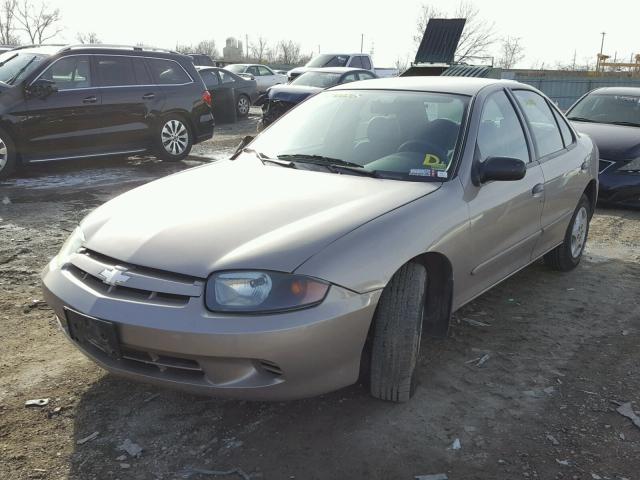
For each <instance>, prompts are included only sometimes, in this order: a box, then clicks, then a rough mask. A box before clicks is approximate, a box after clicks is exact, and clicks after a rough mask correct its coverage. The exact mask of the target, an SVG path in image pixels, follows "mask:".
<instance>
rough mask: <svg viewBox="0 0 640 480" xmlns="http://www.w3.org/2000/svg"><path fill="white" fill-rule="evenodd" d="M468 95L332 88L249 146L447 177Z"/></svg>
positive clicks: (404, 175)
mask: <svg viewBox="0 0 640 480" xmlns="http://www.w3.org/2000/svg"><path fill="white" fill-rule="evenodd" d="M468 100H469V97H467V96H463V95H455V94H448V93H430V92H407V91H395V90H328V91H326V92H322V93H320V94H319V95H316V96H314V97H312V98H311V99H309V100H307V101H305V102H303V103H302V104H300V105H299V106H298V107H297V108H295V109H294V110H292V111H291V112H289V113H288V114H287V115H284V116H283V117H282V118H281V119H280V120H278V122H276V123H274V124H273V125H272V126H270V127H269V128H268V129H267V130H265V131H264V132H262V133H261V134H260V135H259V136H258V137H257V138H256V139H255V140H254V141H253V142H252V143H251V149H252V150H255V151H256V152H259V154H261V155H262V156H263V157H269V158H271V159H277V158H280V159H281V160H282V159H286V160H288V161H293V162H294V164H295V162H296V161H297V159H300V161H301V162H305V161H307V162H309V163H312V162H313V161H315V160H323V162H324V163H326V162H331V161H333V163H336V164H341V165H343V166H344V165H347V164H348V165H351V166H352V167H363V168H362V169H360V171H361V172H362V173H363V174H366V173H367V172H374V173H376V174H378V176H381V177H386V178H394V179H400V180H440V181H441V180H443V179H446V178H447V177H448V176H449V172H450V170H451V165H452V160H453V158H454V157H455V152H456V148H457V145H458V143H459V142H458V138H459V137H460V132H461V130H462V129H461V125H462V123H463V121H464V118H465V113H466V111H467V106H468V103H469V102H468ZM318 163H321V162H318ZM356 170H358V169H357V168H354V171H356ZM341 173H342V172H341Z"/></svg>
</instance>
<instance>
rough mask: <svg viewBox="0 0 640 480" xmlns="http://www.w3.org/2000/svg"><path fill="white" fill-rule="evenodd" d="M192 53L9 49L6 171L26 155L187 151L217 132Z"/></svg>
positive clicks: (0, 60)
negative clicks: (187, 54) (214, 129)
mask: <svg viewBox="0 0 640 480" xmlns="http://www.w3.org/2000/svg"><path fill="white" fill-rule="evenodd" d="M213 126H214V121H213V115H212V112H211V96H210V94H209V92H207V90H206V88H205V86H204V83H203V82H202V79H201V78H200V75H198V72H197V71H196V69H195V68H194V66H193V62H192V61H191V59H190V58H189V57H187V56H185V55H180V54H178V53H175V52H170V51H166V50H158V49H148V48H142V47H121V46H108V45H78V46H33V47H24V48H19V49H15V50H11V51H8V52H5V53H3V54H1V55H0V178H3V177H6V176H7V175H9V174H10V173H11V171H12V170H13V169H14V168H15V167H16V166H17V164H18V163H22V164H29V163H36V162H44V161H50V160H65V159H72V158H86V157H99V156H106V155H133V154H139V153H144V152H148V153H153V154H154V155H157V156H158V157H160V158H162V159H164V160H180V159H182V158H184V157H185V156H187V155H188V154H189V151H190V150H191V146H192V145H193V144H195V143H198V142H201V141H203V140H206V139H208V138H211V136H212V135H213Z"/></svg>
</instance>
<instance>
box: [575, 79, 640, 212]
mask: <svg viewBox="0 0 640 480" xmlns="http://www.w3.org/2000/svg"><path fill="white" fill-rule="evenodd" d="M567 116H568V117H569V120H571V121H572V122H573V125H574V127H575V128H576V129H577V130H578V131H580V132H582V133H586V134H587V135H589V136H590V137H591V138H592V139H593V141H594V142H595V143H596V145H597V146H598V149H599V150H600V195H599V199H600V201H601V203H604V204H621V205H628V206H634V207H640V88H637V87H636V88H632V87H609V88H598V89H596V90H593V91H592V92H589V93H588V94H586V95H585V96H584V97H582V98H581V99H580V100H578V101H577V102H576V103H575V104H574V105H573V106H572V107H571V108H570V109H569V111H568V112H567Z"/></svg>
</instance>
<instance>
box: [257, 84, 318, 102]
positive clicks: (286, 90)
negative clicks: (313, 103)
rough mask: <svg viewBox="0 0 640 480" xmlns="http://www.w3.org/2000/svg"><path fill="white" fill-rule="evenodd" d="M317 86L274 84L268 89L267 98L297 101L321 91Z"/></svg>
mask: <svg viewBox="0 0 640 480" xmlns="http://www.w3.org/2000/svg"><path fill="white" fill-rule="evenodd" d="M322 90H323V89H322V88H319V87H307V86H302V85H276V86H274V87H271V88H270V89H269V91H268V94H269V100H279V101H282V102H290V103H299V102H301V101H302V100H304V99H305V98H307V97H310V96H311V95H315V94H316V93H318V92H321V91H322Z"/></svg>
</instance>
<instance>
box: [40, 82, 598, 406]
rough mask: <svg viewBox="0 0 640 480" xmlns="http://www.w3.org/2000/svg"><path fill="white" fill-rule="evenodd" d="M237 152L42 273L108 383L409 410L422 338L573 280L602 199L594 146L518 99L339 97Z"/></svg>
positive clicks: (69, 249)
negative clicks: (338, 394) (357, 393)
mask: <svg viewBox="0 0 640 480" xmlns="http://www.w3.org/2000/svg"><path fill="white" fill-rule="evenodd" d="M559 124H560V125H561V128H560V127H559V126H558V125H559ZM247 140H248V139H247ZM243 143H245V146H244V148H243V147H242V144H241V147H239V148H238V151H237V152H236V154H235V155H233V156H232V157H231V159H229V160H225V161H221V162H216V163H214V164H211V165H206V166H203V167H199V168H194V169H191V170H186V171H183V172H181V173H178V174H174V175H171V176H168V177H165V178H163V179H160V180H157V181H155V182H151V183H148V184H146V185H143V186H141V187H138V188H136V189H134V190H131V191H129V192H127V193H125V194H123V195H121V196H119V197H116V198H115V199H113V200H111V201H110V202H108V203H106V204H105V205H103V206H101V207H99V208H97V209H96V210H94V211H93V212H92V213H91V214H89V216H87V217H86V218H85V219H84V220H83V221H82V222H81V223H80V225H79V226H78V228H77V229H76V230H75V231H74V233H73V234H72V235H71V236H70V237H69V239H68V240H67V241H66V242H65V244H64V245H63V247H62V249H61V250H60V252H59V254H58V255H57V256H56V257H55V258H54V259H53V260H52V261H51V262H50V263H49V264H48V266H47V267H46V268H45V270H44V272H43V275H42V279H43V284H44V295H45V298H46V300H47V302H48V303H49V305H51V307H52V308H53V310H54V312H55V314H56V315H57V317H58V319H59V321H60V324H61V326H62V329H63V331H64V332H65V333H66V334H67V335H68V336H69V338H70V339H71V341H72V342H73V343H74V344H75V345H76V346H77V347H78V348H79V349H80V350H81V351H82V352H84V353H85V354H86V355H87V356H89V357H90V358H92V359H93V360H95V361H96V362H97V363H98V364H100V365H102V366H103V367H104V368H106V369H107V370H110V371H112V372H114V373H116V374H119V375H124V376H127V377H129V378H131V379H136V380H143V381H147V382H152V383H156V384H159V385H165V386H171V387H176V388H181V389H185V390H191V391H195V392H200V393H204V394H210V395H217V396H226V397H235V398H238V397H242V398H250V399H271V400H274V399H291V398H298V397H307V396H311V395H318V394H321V393H324V392H328V391H331V390H335V389H338V388H341V387H344V386H347V385H350V384H352V383H354V382H356V380H357V379H358V376H359V372H361V371H368V372H370V373H369V377H368V378H369V384H370V388H371V393H372V395H373V396H375V397H377V398H381V399H385V400H390V401H404V400H407V399H408V398H409V397H410V396H411V394H412V393H413V391H414V389H415V382H414V378H415V376H414V370H415V368H416V365H417V363H418V362H417V360H418V358H419V357H420V350H421V341H420V339H421V336H422V333H423V330H424V333H425V335H426V334H429V335H435V336H445V335H446V333H447V330H448V328H449V323H450V319H451V313H452V312H454V311H455V310H457V309H459V308H460V307H461V306H463V305H464V304H466V303H468V302H470V301H471V300H473V299H474V298H475V297H477V296H478V295H480V294H482V293H483V292H485V291H486V290H487V289H489V288H491V287H492V286H494V285H496V284H497V283H499V282H500V281H502V280H504V279H505V278H508V277H509V276H510V275H512V274H514V273H515V272H517V271H518V270H520V269H522V268H523V267H525V266H526V265H528V264H529V263H531V262H533V261H535V260H536V259H538V258H540V257H544V258H545V260H546V262H547V263H548V264H549V265H550V266H551V267H553V268H555V269H558V270H563V271H568V270H571V269H573V268H575V267H576V266H577V265H578V263H579V262H580V258H581V256H582V252H583V249H584V246H585V242H586V239H587V234H588V230H589V220H590V219H591V215H592V212H593V207H594V205H595V202H596V196H597V185H598V180H597V175H598V158H597V150H596V149H595V147H594V145H593V143H592V142H591V140H590V139H589V137H587V136H580V135H578V134H577V133H576V132H575V131H574V129H573V128H572V127H571V126H570V125H569V124H568V123H567V121H566V120H565V118H564V117H563V115H562V114H561V113H560V112H559V111H558V110H557V109H556V108H555V107H554V106H553V105H552V103H551V102H550V101H549V100H548V99H547V98H546V97H545V96H544V95H542V94H541V93H540V92H538V91H537V90H535V89H533V88H532V87H530V86H527V85H523V84H520V83H517V82H509V81H500V80H489V79H477V78H452V77H448V78H447V77H408V78H394V79H381V80H378V81H375V82H354V83H349V84H345V85H340V86H338V87H334V88H332V89H329V90H327V91H324V92H321V93H319V94H318V95H315V96H314V97H313V98H310V99H309V100H307V101H305V102H304V103H302V104H301V105H300V106H298V107H297V108H295V109H294V110H292V111H291V112H289V113H288V114H287V115H285V116H284V117H283V118H282V119H280V120H279V121H278V122H276V123H274V124H273V125H272V126H271V127H270V128H268V129H267V130H265V131H264V132H262V133H261V134H260V135H259V136H258V137H257V138H255V139H254V140H253V141H250V143H248V144H247V142H243ZM567 278H569V279H570V277H567ZM532 295H534V294H533V292H532ZM534 297H535V295H534ZM551 308H552V307H551ZM427 345H428V344H424V345H423V349H424V347H426V346H427ZM361 364H363V365H362V366H363V367H364V366H366V367H367V368H363V369H362V370H361Z"/></svg>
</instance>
